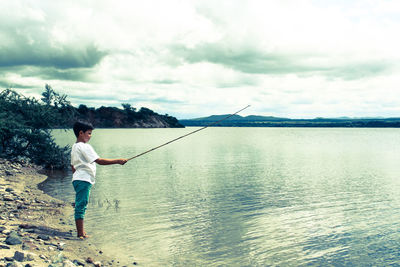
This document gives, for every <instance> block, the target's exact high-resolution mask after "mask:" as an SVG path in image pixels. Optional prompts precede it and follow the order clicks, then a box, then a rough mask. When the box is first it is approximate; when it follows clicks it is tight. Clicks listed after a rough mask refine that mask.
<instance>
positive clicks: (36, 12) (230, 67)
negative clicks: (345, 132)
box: [0, 0, 400, 119]
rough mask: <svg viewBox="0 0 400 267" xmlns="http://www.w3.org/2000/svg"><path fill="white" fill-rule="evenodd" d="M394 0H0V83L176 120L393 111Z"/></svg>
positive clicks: (397, 80) (398, 112) (397, 23)
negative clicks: (123, 106)
mask: <svg viewBox="0 0 400 267" xmlns="http://www.w3.org/2000/svg"><path fill="white" fill-rule="evenodd" d="M399 32H400V1H398V0H393V1H386V0H360V1H357V0H351V1H348V0H346V1H345V0H336V1H335V0H315V1H312V0H293V1H291V0H275V1H272V0H271V1H269V0H258V1H252V0H247V1H243V0H227V1H225V0H210V1H208V0H201V1H196V0H181V1H178V0H159V1H155V0H146V1H143V0H139V1H136V0H127V1H120V0H108V1H106V0H96V1H83V0H77V1H74V0H69V1H55V0H48V1H47V0H40V1H37V0H32V1H23V0H12V1H8V0H0V88H1V89H5V88H13V89H15V90H17V91H18V92H20V93H22V94H25V95H28V96H39V95H40V93H41V92H42V90H43V88H44V85H45V84H46V83H47V84H50V85H51V86H52V87H53V89H55V90H56V91H57V92H59V93H62V94H67V95H68V99H69V100H70V101H71V102H72V104H74V105H79V104H86V105H88V106H95V107H100V106H102V105H104V106H118V107H121V103H130V104H131V105H132V106H134V107H138V108H140V107H142V106H144V107H148V108H151V109H153V110H154V111H156V112H158V113H161V114H165V113H168V114H170V115H173V116H176V117H177V118H179V119H183V118H193V117H202V116H208V115H211V114H227V113H232V112H235V111H236V110H238V109H240V108H242V107H244V106H246V105H248V104H250V105H251V108H249V109H248V110H246V111H245V112H243V114H242V115H250V114H258V115H266V116H281V117H290V118H313V117H318V116H321V117H339V116H350V117H366V116H384V117H400V88H399V85H400V66H399V62H400V52H399V49H400V37H399V36H400V34H399Z"/></svg>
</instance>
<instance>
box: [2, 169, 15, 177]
mask: <svg viewBox="0 0 400 267" xmlns="http://www.w3.org/2000/svg"><path fill="white" fill-rule="evenodd" d="M4 173H5V174H6V175H7V176H12V175H13V174H12V173H11V172H10V171H7V170H6V171H5V172H4Z"/></svg>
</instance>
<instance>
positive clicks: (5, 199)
mask: <svg viewBox="0 0 400 267" xmlns="http://www.w3.org/2000/svg"><path fill="white" fill-rule="evenodd" d="M3 200H4V201H14V198H13V197H12V196H10V195H4V196H3Z"/></svg>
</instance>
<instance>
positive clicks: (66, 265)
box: [62, 260, 75, 267]
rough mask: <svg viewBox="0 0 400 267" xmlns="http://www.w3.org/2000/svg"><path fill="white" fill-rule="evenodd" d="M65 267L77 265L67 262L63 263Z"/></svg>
mask: <svg viewBox="0 0 400 267" xmlns="http://www.w3.org/2000/svg"><path fill="white" fill-rule="evenodd" d="M62 266H63V267H75V264H73V263H72V262H71V261H70V260H65V261H63V265H62Z"/></svg>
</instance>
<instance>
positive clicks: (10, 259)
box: [4, 257, 14, 261]
mask: <svg viewBox="0 0 400 267" xmlns="http://www.w3.org/2000/svg"><path fill="white" fill-rule="evenodd" d="M4 259H5V260H6V261H14V259H13V258H12V257H4Z"/></svg>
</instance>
